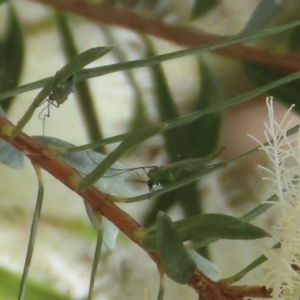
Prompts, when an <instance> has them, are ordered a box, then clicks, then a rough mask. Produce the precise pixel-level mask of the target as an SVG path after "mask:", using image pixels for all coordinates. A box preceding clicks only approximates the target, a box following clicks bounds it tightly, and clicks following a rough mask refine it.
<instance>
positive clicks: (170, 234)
mask: <svg viewBox="0 0 300 300" xmlns="http://www.w3.org/2000/svg"><path fill="white" fill-rule="evenodd" d="M156 226H157V234H156V237H157V240H156V242H157V249H158V251H159V254H160V257H161V261H162V265H163V268H164V270H165V272H166V274H167V275H168V277H170V278H171V279H172V280H174V281H175V282H178V283H181V284H185V283H187V282H188V281H189V279H190V278H191V277H192V275H193V274H194V273H195V271H196V270H197V267H196V264H195V262H194V261H193V259H192V258H191V257H190V255H189V254H188V252H187V250H186V249H185V247H184V246H183V244H182V242H181V241H180V238H179V236H178V233H177V230H176V228H175V226H174V224H173V222H172V220H171V219H170V218H169V217H168V216H167V215H166V214H164V213H163V212H160V213H159V214H158V216H157V220H156Z"/></svg>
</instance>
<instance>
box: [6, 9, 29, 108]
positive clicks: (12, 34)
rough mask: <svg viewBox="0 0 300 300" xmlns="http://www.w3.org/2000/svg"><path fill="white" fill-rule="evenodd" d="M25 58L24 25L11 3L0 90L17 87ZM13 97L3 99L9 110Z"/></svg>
mask: <svg viewBox="0 0 300 300" xmlns="http://www.w3.org/2000/svg"><path fill="white" fill-rule="evenodd" d="M23 60H24V38H23V32H22V27H21V24H20V22H19V19H18V16H17V14H16V12H15V9H14V8H13V6H12V4H10V5H9V12H8V24H7V30H6V32H5V35H4V38H3V39H2V40H1V41H0V69H1V72H0V92H2V91H5V90H8V89H12V88H15V87H17V85H18V83H19V80H20V77H21V71H22V66H23ZM11 100H12V97H11V98H8V99H6V100H5V101H2V103H1V106H2V108H3V109H4V110H5V111H7V110H8V108H9V107H10V104H11Z"/></svg>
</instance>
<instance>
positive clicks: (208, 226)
mask: <svg viewBox="0 0 300 300" xmlns="http://www.w3.org/2000/svg"><path fill="white" fill-rule="evenodd" d="M174 226H175V227H176V229H177V231H178V236H179V238H180V241H182V242H185V241H188V240H197V239H203V238H219V239H230V240H254V239H259V238H264V237H269V236H270V235H269V234H268V233H267V232H266V231H265V230H263V229H262V228H260V227H257V226H255V225H252V224H250V223H247V222H245V221H242V220H241V219H237V218H234V217H231V216H228V215H221V214H204V215H199V216H194V217H190V218H186V219H184V220H180V221H177V222H174ZM143 244H144V246H145V247H146V248H147V249H156V230H155V229H154V230H152V231H150V232H148V233H147V234H146V236H145V238H144V240H143Z"/></svg>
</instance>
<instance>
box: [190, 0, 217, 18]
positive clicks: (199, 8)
mask: <svg viewBox="0 0 300 300" xmlns="http://www.w3.org/2000/svg"><path fill="white" fill-rule="evenodd" d="M219 2H220V1H219V0H195V3H194V6H193V8H192V11H191V16H190V19H191V20H194V19H197V18H199V17H201V16H203V15H204V14H206V13H207V12H208V11H210V10H211V9H213V8H214V7H215V6H217V5H218V4H219Z"/></svg>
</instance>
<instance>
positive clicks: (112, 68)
mask: <svg viewBox="0 0 300 300" xmlns="http://www.w3.org/2000/svg"><path fill="white" fill-rule="evenodd" d="M299 25H300V21H299V20H297V21H294V22H291V23H289V24H284V25H280V26H276V27H273V28H268V29H264V30H261V31H258V32H256V33H254V34H250V35H238V36H233V37H232V38H228V39H226V40H222V41H220V42H217V43H213V44H208V45H203V46H199V47H192V48H188V49H184V50H179V51H175V52H172V53H167V54H162V55H158V56H155V57H151V58H148V59H140V60H134V61H129V62H125V63H119V64H113V65H108V66H102V67H98V68H90V69H84V70H82V71H80V72H78V73H77V74H76V76H75V83H76V82H78V81H81V80H86V79H88V78H93V77H98V76H103V75H107V74H111V73H114V72H119V71H123V70H127V69H134V68H142V67H149V66H151V65H156V64H160V63H162V62H164V61H169V60H173V59H176V58H180V57H185V56H189V55H198V54H199V53H202V52H205V51H209V50H214V49H220V48H225V47H226V46H230V45H233V44H237V43H246V42H249V41H252V40H254V39H258V38H263V37H266V36H269V35H273V34H277V33H279V32H283V31H286V30H289V29H291V28H294V27H296V26H299ZM293 75H294V76H295V74H293ZM51 79H52V78H51V77H49V78H46V79H42V80H38V81H36V82H32V83H29V84H26V85H23V86H21V87H18V88H15V89H12V90H9V91H5V92H2V93H0V100H3V99H5V98H7V97H11V96H15V95H18V94H20V93H24V92H27V91H31V90H33V89H37V88H40V87H43V86H44V85H45V83H47V82H49V81H50V80H51Z"/></svg>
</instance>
